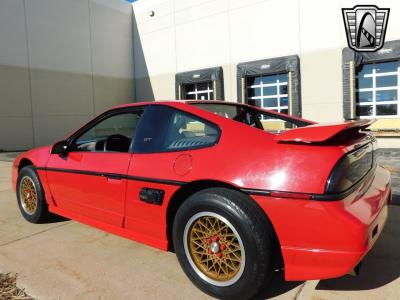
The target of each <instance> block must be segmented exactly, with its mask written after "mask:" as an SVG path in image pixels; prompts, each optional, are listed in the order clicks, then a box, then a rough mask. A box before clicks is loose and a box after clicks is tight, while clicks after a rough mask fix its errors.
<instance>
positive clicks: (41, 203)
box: [17, 166, 51, 223]
mask: <svg viewBox="0 0 400 300" xmlns="http://www.w3.org/2000/svg"><path fill="white" fill-rule="evenodd" d="M24 178H25V180H29V179H30V180H31V182H32V183H33V185H34V188H35V190H36V195H37V201H36V208H35V209H34V210H33V211H31V212H30V213H29V212H28V209H26V208H24V205H23V201H22V199H21V188H20V185H21V182H22V180H23V179H24ZM17 201H18V206H19V209H20V211H21V214H22V216H23V217H24V218H25V219H26V220H27V221H29V222H31V223H43V222H45V221H47V220H49V218H50V216H51V213H50V212H49V210H48V206H47V202H46V199H45V196H44V191H43V187H42V184H41V183H40V179H39V176H38V175H37V173H36V171H35V169H34V167H33V166H26V167H23V168H22V169H21V170H20V171H19V173H18V178H17Z"/></svg>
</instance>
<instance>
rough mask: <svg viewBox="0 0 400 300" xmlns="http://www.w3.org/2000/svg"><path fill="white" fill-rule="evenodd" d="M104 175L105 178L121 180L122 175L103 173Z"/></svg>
mask: <svg viewBox="0 0 400 300" xmlns="http://www.w3.org/2000/svg"><path fill="white" fill-rule="evenodd" d="M104 176H105V177H106V178H107V179H111V180H121V179H122V175H118V174H105V175H104Z"/></svg>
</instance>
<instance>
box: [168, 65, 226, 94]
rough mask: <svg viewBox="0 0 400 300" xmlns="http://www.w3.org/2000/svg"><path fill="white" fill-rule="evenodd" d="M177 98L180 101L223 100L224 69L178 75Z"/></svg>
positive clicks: (218, 68) (176, 75)
mask: <svg viewBox="0 0 400 300" xmlns="http://www.w3.org/2000/svg"><path fill="white" fill-rule="evenodd" d="M175 96H176V99H179V100H182V99H190V100H214V99H218V100H223V99H224V75H223V70H222V67H214V68H206V69H199V70H191V71H186V72H180V73H176V74H175Z"/></svg>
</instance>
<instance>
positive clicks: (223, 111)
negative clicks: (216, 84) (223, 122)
mask: <svg viewBox="0 0 400 300" xmlns="http://www.w3.org/2000/svg"><path fill="white" fill-rule="evenodd" d="M190 104H191V105H194V106H197V107H199V108H201V109H204V110H207V111H209V112H212V113H215V114H217V115H220V116H222V117H225V118H228V119H231V120H234V121H237V122H241V123H244V124H247V125H249V126H251V127H255V128H259V129H262V130H265V131H268V132H271V133H280V132H282V131H286V130H288V129H292V128H297V127H304V126H307V125H311V124H310V123H308V122H306V121H302V120H297V119H293V118H291V117H290V116H285V115H278V114H274V113H273V112H271V113H269V112H265V111H262V110H259V109H257V108H256V107H254V108H253V107H250V106H245V105H240V104H221V103H215V104H214V103H190Z"/></svg>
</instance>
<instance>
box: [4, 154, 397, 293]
mask: <svg viewBox="0 0 400 300" xmlns="http://www.w3.org/2000/svg"><path fill="white" fill-rule="evenodd" d="M10 175H11V163H10V162H4V161H2V162H0V273H7V272H12V273H17V274H18V281H17V284H18V286H20V287H22V288H25V289H26V292H27V293H28V294H30V295H31V296H33V297H35V298H38V299H206V298H207V296H206V295H205V294H203V293H202V292H201V291H199V290H198V289H197V288H196V287H195V286H194V285H193V284H192V283H191V282H190V281H189V280H188V279H187V278H186V276H185V275H184V273H183V271H181V269H180V266H179V264H178V261H177V259H176V258H175V255H174V254H173V253H167V252H162V251H159V250H157V249H153V248H150V247H147V246H145V245H141V244H139V243H136V242H133V241H130V240H127V239H124V238H120V237H117V236H114V235H111V234H108V233H105V232H103V231H100V230H97V229H94V228H91V227H88V226H86V225H82V224H79V223H77V222H74V221H70V220H63V219H60V220H57V221H55V222H53V223H49V224H40V225H35V224H30V223H28V222H26V221H25V220H24V219H23V218H22V217H21V216H20V213H19V211H18V207H17V203H16V197H15V194H14V192H13V190H12V187H11V183H10ZM399 234H400V206H399V205H398V201H397V202H396V205H392V206H391V207H390V213H389V220H388V223H387V226H386V227H385V229H384V232H383V233H382V235H381V237H380V238H379V240H378V242H377V243H376V245H375V247H374V248H373V250H372V251H371V252H370V253H369V254H368V255H367V257H366V258H365V260H364V264H363V267H362V269H361V275H359V276H358V277H351V276H344V277H342V278H338V279H331V280H322V281H318V280H315V281H307V282H284V281H283V280H282V273H275V276H274V278H273V279H272V282H271V284H270V286H269V287H266V288H265V291H264V292H263V293H262V294H261V295H260V296H259V298H260V299H271V298H272V299H313V300H322V299H341V300H342V299H371V300H372V299H374V300H375V299H398V298H400V279H399V274H400V240H399Z"/></svg>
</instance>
